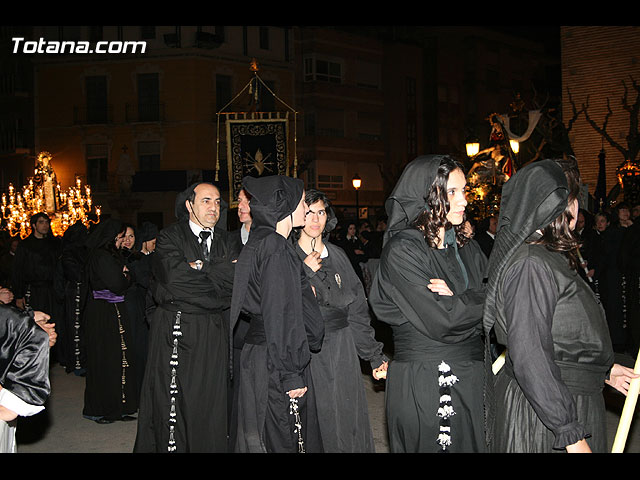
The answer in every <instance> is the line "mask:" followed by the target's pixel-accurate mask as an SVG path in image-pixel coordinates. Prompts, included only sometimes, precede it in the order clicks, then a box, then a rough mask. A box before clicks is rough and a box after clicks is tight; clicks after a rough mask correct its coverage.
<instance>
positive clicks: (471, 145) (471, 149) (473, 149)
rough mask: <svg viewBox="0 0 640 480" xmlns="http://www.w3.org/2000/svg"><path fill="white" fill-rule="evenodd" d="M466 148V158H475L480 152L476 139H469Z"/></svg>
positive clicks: (478, 142)
mask: <svg viewBox="0 0 640 480" xmlns="http://www.w3.org/2000/svg"><path fill="white" fill-rule="evenodd" d="M465 146H466V147H467V156H468V157H471V158H473V157H475V156H476V155H477V154H478V152H479V151H480V141H479V140H478V139H476V138H470V139H468V140H467V143H466V145H465Z"/></svg>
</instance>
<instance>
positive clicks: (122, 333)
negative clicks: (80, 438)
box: [82, 218, 138, 424]
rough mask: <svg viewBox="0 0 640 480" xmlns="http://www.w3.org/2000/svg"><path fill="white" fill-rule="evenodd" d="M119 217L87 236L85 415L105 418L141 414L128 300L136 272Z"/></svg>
mask: <svg viewBox="0 0 640 480" xmlns="http://www.w3.org/2000/svg"><path fill="white" fill-rule="evenodd" d="M125 230H126V229H125V228H124V225H123V224H122V222H120V221H119V220H116V219H113V218H109V219H106V220H102V221H101V222H100V223H99V224H98V225H97V226H96V227H95V229H93V230H92V231H91V233H90V234H89V237H88V238H87V248H88V251H89V253H88V259H87V265H86V275H87V279H88V289H89V291H88V298H87V304H86V307H85V309H84V317H83V322H84V324H83V327H84V331H83V337H84V341H85V343H86V352H87V362H86V366H87V373H86V382H85V391H84V408H83V410H82V414H83V416H84V417H85V418H88V419H90V420H94V421H96V422H97V423H99V424H108V423H113V422H114V421H117V420H124V421H127V420H135V418H134V417H132V416H131V414H134V413H135V412H136V411H137V410H138V390H137V388H136V375H135V359H134V348H133V347H132V342H131V328H130V326H131V325H130V322H131V319H130V318H129V315H128V314H127V309H126V307H125V306H124V294H125V292H126V290H127V288H129V285H130V283H131V282H130V278H129V273H128V271H127V268H126V266H125V262H124V258H122V255H121V252H120V245H121V243H122V238H123V237H124V232H125Z"/></svg>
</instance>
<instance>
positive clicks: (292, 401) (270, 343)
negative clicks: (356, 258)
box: [231, 175, 324, 453]
mask: <svg viewBox="0 0 640 480" xmlns="http://www.w3.org/2000/svg"><path fill="white" fill-rule="evenodd" d="M243 187H244V189H245V190H246V191H247V192H249V194H250V195H251V216H252V218H253V222H252V224H251V235H250V236H249V240H248V242H247V243H246V245H245V246H244V248H243V249H242V253H241V254H240V256H239V258H238V263H237V264H236V273H235V279H234V288H233V299H232V302H231V329H233V327H234V324H235V322H236V321H237V319H238V315H239V314H240V312H241V311H243V312H245V313H246V314H247V315H249V316H250V317H251V321H250V324H249V330H248V332H247V334H246V336H245V343H244V346H243V348H242V354H241V359H240V370H239V375H238V376H239V378H237V379H234V382H237V385H238V389H239V393H238V405H237V408H238V417H237V418H238V421H237V434H236V445H235V451H236V452H269V453H270V452H296V451H301V450H303V449H304V451H307V452H318V451H321V450H322V446H321V442H320V438H319V433H318V418H317V415H316V409H315V405H314V396H313V395H310V394H309V393H308V392H309V390H312V389H313V384H312V382H311V378H310V375H309V368H308V366H309V361H310V360H311V350H315V351H317V350H319V349H320V347H321V345H322V339H323V336H324V322H323V320H322V314H321V313H320V310H319V308H318V304H317V302H316V299H315V297H314V294H313V291H312V289H311V287H310V286H309V282H308V280H307V276H306V275H305V273H304V271H303V270H302V262H301V261H300V259H299V258H298V255H297V254H296V251H295V249H294V247H293V245H292V244H291V243H290V242H289V241H288V240H287V237H288V236H289V233H290V232H291V229H292V228H293V227H297V226H301V225H303V224H304V215H305V204H304V185H303V183H302V180H299V179H294V178H290V177H285V176H277V175H272V176H267V177H262V178H253V177H245V178H244V179H243ZM298 420H299V421H298ZM300 423H301V426H302V428H300Z"/></svg>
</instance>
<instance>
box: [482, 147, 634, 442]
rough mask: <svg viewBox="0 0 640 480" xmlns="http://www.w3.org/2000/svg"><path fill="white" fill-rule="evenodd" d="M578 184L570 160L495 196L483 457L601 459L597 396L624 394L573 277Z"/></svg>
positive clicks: (525, 172)
mask: <svg viewBox="0 0 640 480" xmlns="http://www.w3.org/2000/svg"><path fill="white" fill-rule="evenodd" d="M579 175H580V174H579V172H578V167H577V164H576V163H575V160H572V159H569V160H541V161H538V162H535V163H533V164H530V165H528V166H526V167H524V168H523V169H522V170H520V171H518V173H516V174H515V175H514V176H513V177H512V178H511V179H510V180H509V181H508V182H507V183H506V184H505V186H504V188H503V191H502V202H501V206H500V219H499V224H498V233H497V236H496V241H495V244H494V248H493V250H492V252H491V258H490V264H489V283H488V287H487V301H486V305H485V315H484V329H485V333H487V335H488V332H490V331H491V328H492V327H493V328H495V334H496V338H497V340H498V342H499V343H500V344H502V345H504V346H506V347H507V355H506V361H505V364H504V366H503V367H502V369H501V370H500V371H499V372H498V374H497V376H496V378H495V390H494V389H491V384H488V385H489V390H488V391H490V392H492V394H490V395H488V396H487V400H488V402H487V412H488V423H487V438H488V440H489V441H490V442H491V449H492V451H496V452H521V453H533V452H545V453H550V452H553V451H565V450H566V451H567V452H585V451H594V452H605V451H606V448H607V438H606V422H605V406H604V399H603V396H602V389H603V387H604V384H605V382H606V383H608V384H610V385H612V386H614V387H615V388H617V389H619V390H620V391H622V392H623V393H624V392H625V391H626V389H627V388H628V382H629V381H630V380H631V377H632V376H635V375H634V374H633V372H632V371H631V370H630V369H627V368H625V367H621V366H619V365H617V364H616V365H614V363H613V360H614V354H613V350H612V346H611V340H610V338H609V332H608V329H607V322H606V320H605V317H604V311H603V309H602V307H601V305H600V302H599V301H598V300H597V298H596V297H595V295H594V293H593V291H592V290H591V289H590V288H589V286H588V285H587V284H586V282H585V281H584V280H583V279H582V278H581V277H580V276H579V274H578V273H577V271H576V265H577V261H576V259H575V257H574V255H575V254H572V252H574V251H575V248H576V247H577V245H578V242H577V240H576V238H575V236H574V235H573V233H572V230H573V229H574V225H575V219H576V217H577V211H578V201H577V196H578V194H579V192H580V181H579V178H580V177H579ZM489 375H491V374H489ZM488 378H489V379H490V380H493V379H492V378H491V377H488ZM494 398H495V408H494V403H493V400H494Z"/></svg>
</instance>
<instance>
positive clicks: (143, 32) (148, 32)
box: [140, 25, 156, 40]
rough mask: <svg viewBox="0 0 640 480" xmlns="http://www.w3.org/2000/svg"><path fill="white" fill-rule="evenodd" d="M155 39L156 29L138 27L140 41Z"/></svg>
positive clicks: (152, 27)
mask: <svg viewBox="0 0 640 480" xmlns="http://www.w3.org/2000/svg"><path fill="white" fill-rule="evenodd" d="M154 38H156V27H155V26H150V25H145V26H142V27H140V39H141V40H153V39H154Z"/></svg>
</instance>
